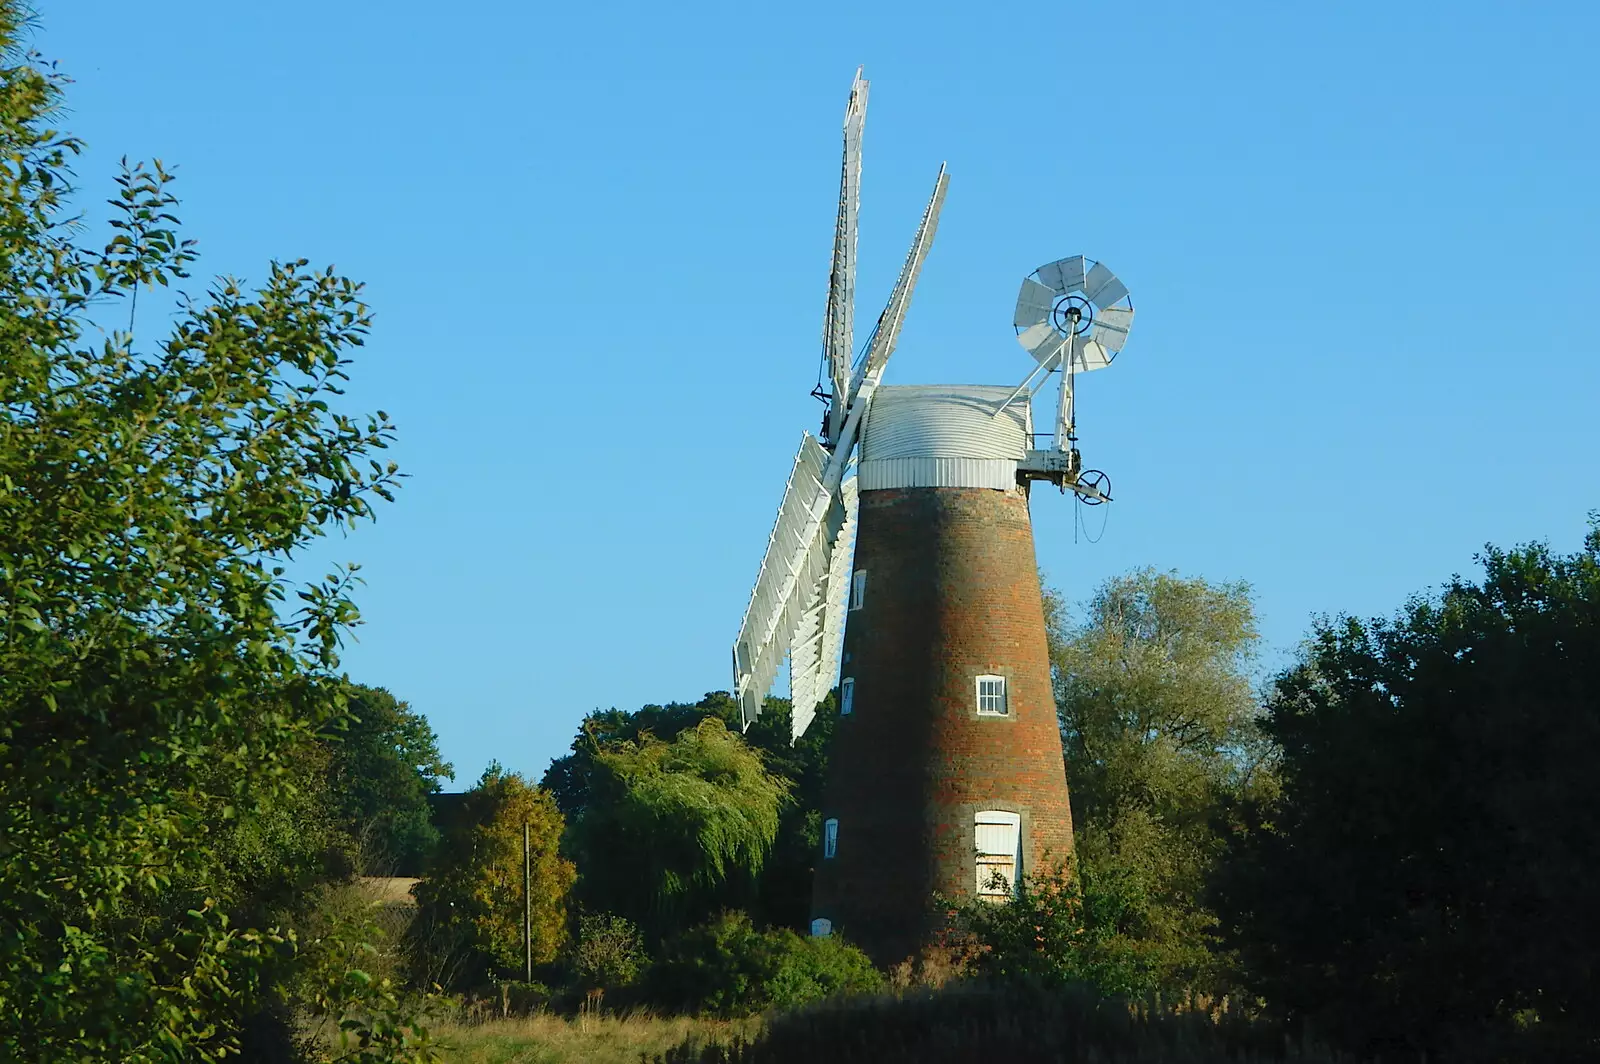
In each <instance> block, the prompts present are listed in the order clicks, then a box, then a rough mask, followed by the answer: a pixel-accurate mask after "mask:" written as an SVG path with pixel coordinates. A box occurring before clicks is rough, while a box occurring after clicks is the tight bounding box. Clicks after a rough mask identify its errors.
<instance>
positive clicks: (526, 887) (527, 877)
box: [522, 821, 533, 983]
mask: <svg viewBox="0 0 1600 1064" xmlns="http://www.w3.org/2000/svg"><path fill="white" fill-rule="evenodd" d="M528 831H529V828H528V824H527V822H526V821H524V822H523V825H522V952H523V956H524V957H525V958H526V960H527V962H528V963H527V968H528V970H527V975H526V978H527V980H528V982H530V983H531V982H533V844H532V840H531V836H530V835H529V834H528Z"/></svg>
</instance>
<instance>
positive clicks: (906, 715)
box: [733, 71, 1133, 964]
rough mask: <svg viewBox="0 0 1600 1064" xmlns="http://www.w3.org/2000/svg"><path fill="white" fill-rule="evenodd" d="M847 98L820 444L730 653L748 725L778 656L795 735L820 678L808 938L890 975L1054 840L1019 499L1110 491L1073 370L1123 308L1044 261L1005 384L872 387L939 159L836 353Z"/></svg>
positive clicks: (1040, 626)
mask: <svg viewBox="0 0 1600 1064" xmlns="http://www.w3.org/2000/svg"><path fill="white" fill-rule="evenodd" d="M866 100H867V83H866V81H864V80H863V79H862V77H861V74H860V72H859V71H858V72H857V74H856V78H855V81H854V83H853V84H852V86H851V90H850V100H849V103H848V105H847V107H846V110H845V120H844V161H843V169H842V177H841V181H840V194H839V212H838V222H837V225H836V227H835V231H834V250H833V263H832V269H831V271H830V274H829V282H828V300H827V310H826V314H825V316H824V325H823V364H824V371H825V375H826V378H827V385H826V388H823V387H820V386H819V389H818V394H819V397H821V398H823V399H824V400H825V401H826V402H827V413H826V414H825V416H824V419H823V423H822V430H821V436H820V437H816V436H812V435H811V434H810V433H805V434H803V435H802V438H801V442H800V451H799V453H798V454H797V455H796V457H795V461H794V466H793V469H792V470H791V472H790V475H789V480H788V483H787V485H786V486H785V489H784V496H783V502H782V504H781V506H780V507H779V511H778V519H777V522H776V524H775V526H774V528H773V531H772V534H771V536H770V538H769V539H768V542H767V549H766V554H765V556H764V558H763V560H762V564H761V570H760V573H759V575H758V577H757V580H756V586H755V590H754V592H753V593H752V595H751V598H750V603H749V606H748V607H747V609H746V611H745V616H744V621H743V624H742V625H741V626H740V630H739V636H738V639H737V640H736V642H735V643H734V649H733V660H734V684H735V692H736V695H737V698H738V700H739V704H740V707H741V712H742V714H743V718H744V721H745V724H746V725H747V726H748V724H749V723H750V722H751V721H753V720H754V719H755V718H756V716H757V715H758V714H759V713H760V712H761V705H762V701H763V699H764V698H765V696H766V694H767V691H768V690H769V689H770V688H771V686H772V682H773V679H774V677H775V676H776V673H777V671H778V668H779V666H780V664H781V663H782V661H783V659H784V657H785V655H786V654H787V656H788V658H789V663H790V691H791V697H792V700H793V706H794V710H793V713H794V716H793V728H794V733H795V734H796V735H799V734H800V733H802V732H803V731H805V729H806V728H807V727H808V726H809V725H810V723H811V721H812V720H813V718H814V716H815V713H816V706H817V703H818V702H819V701H820V700H821V699H822V697H823V696H824V695H825V694H826V693H827V692H828V691H829V690H831V689H832V688H833V685H834V680H835V677H837V678H838V685H839V695H840V697H839V719H838V721H837V722H836V726H835V729H834V733H833V738H832V743H831V747H830V762H829V770H828V779H827V781H826V785H825V790H824V796H823V809H822V814H823V818H824V819H823V824H822V829H823V830H822V839H821V851H820V853H819V854H818V861H817V865H816V869H815V875H814V880H813V899H812V912H813V917H814V919H813V921H812V933H813V934H817V935H826V934H830V933H832V931H833V930H834V929H835V928H837V929H839V930H841V931H842V932H844V933H845V934H847V935H848V936H849V937H850V938H851V940H852V941H854V942H856V943H857V944H858V945H860V946H862V947H863V948H864V949H865V950H866V951H867V952H868V954H869V955H871V956H872V957H873V959H874V960H875V961H877V962H879V963H881V964H893V963H896V962H898V961H900V960H903V959H905V958H907V957H910V956H914V955H916V954H917V953H918V952H919V951H920V950H921V949H923V948H924V947H926V946H927V945H928V944H929V943H930V942H931V941H932V940H933V938H934V937H935V936H936V935H937V933H938V931H939V929H940V918H939V916H938V915H937V914H936V913H935V912H934V911H933V910H932V908H931V907H930V902H931V899H933V898H934V897H935V896H944V897H959V896H962V895H967V896H977V897H983V898H989V899H991V900H995V901H1003V900H1005V899H1006V898H1007V897H1009V896H1010V895H1011V894H1012V893H1013V892H1014V891H1015V889H1016V884H1017V883H1018V881H1019V879H1020V877H1021V876H1023V875H1026V874H1028V873H1029V872H1030V871H1031V870H1035V869H1038V868H1040V867H1041V866H1043V865H1046V864H1048V863H1050V862H1052V861H1055V860H1064V859H1065V858H1066V857H1067V856H1068V854H1069V853H1070V851H1071V848H1072V818H1071V808H1070V805H1069V802H1068V794H1067V780H1066V776H1065V771H1064V766H1063V761H1062V750H1061V736H1060V732H1059V730H1058V728H1057V724H1056V712H1055V700H1054V693H1053V687H1052V682H1051V675H1050V662H1049V656H1048V652H1047V648H1046V642H1045V621H1044V610H1043V601H1042V594H1041V590H1040V586H1039V574H1038V563H1037V560H1036V557H1035V553H1034V544H1033V531H1032V524H1031V517H1030V512H1029V500H1030V490H1031V487H1032V485H1033V484H1035V483H1037V482H1040V481H1043V482H1046V483H1050V484H1054V485H1056V486H1058V487H1059V488H1060V489H1061V490H1062V491H1068V490H1070V491H1072V492H1074V493H1075V495H1076V496H1077V497H1078V498H1080V499H1082V500H1083V501H1084V502H1086V503H1089V504H1091V505H1096V504H1099V503H1103V502H1107V501H1109V500H1110V481H1109V479H1108V478H1107V477H1106V476H1105V474H1103V473H1101V472H1099V471H1097V470H1084V469H1083V468H1082V460H1081V456H1080V454H1079V451H1078V447H1077V425H1076V378H1077V375H1078V374H1081V373H1086V372H1090V371H1093V370H1097V369H1102V368H1104V367H1105V366H1108V365H1110V364H1111V362H1112V361H1113V360H1114V359H1115V358H1116V355H1117V353H1118V352H1119V351H1120V350H1121V349H1122V347H1123V345H1124V343H1125V342H1126V338H1127V334H1128V330H1129V328H1130V327H1131V324H1132V320H1133V305H1132V301H1131V299H1130V298H1129V296H1128V292H1127V289H1126V287H1125V286H1123V284H1122V282H1120V281H1119V280H1117V278H1116V277H1115V276H1114V275H1113V274H1112V273H1111V271H1110V270H1109V269H1107V268H1106V267H1105V266H1104V265H1102V264H1100V263H1097V262H1093V261H1092V260H1089V259H1086V258H1084V257H1082V256H1073V257H1069V258H1064V259H1058V260H1056V261H1054V262H1051V263H1048V264H1046V265H1044V266H1041V267H1040V268H1039V269H1038V270H1035V271H1034V272H1033V273H1032V274H1030V275H1029V276H1028V277H1027V278H1025V279H1024V281H1023V284H1022V290H1021V292H1020V293H1019V296H1018V300H1017V304H1016V307H1015V310H1014V313H1013V315H1012V324H1013V327H1014V329H1015V330H1016V334H1017V340H1018V342H1019V343H1020V344H1021V345H1022V347H1023V348H1024V349H1025V350H1026V351H1027V352H1028V353H1029V354H1030V355H1031V356H1032V357H1033V359H1034V365H1033V367H1032V368H1031V369H1030V371H1029V373H1028V375H1027V376H1026V377H1025V378H1024V379H1023V380H1022V382H1021V383H1020V384H1018V385H1015V386H1009V385H912V386H905V385H901V386H893V385H884V384H882V377H883V371H884V367H885V364H886V363H887V362H888V359H889V356H890V355H892V354H893V353H894V350H895V346H896V343H897V341H898V339H899V335H900V329H901V326H902V325H903V324H904V321H905V316H906V312H907V310H908V308H909V306H910V303H911V295H912V292H913V290H914V289H915V287H916V282H917V277H918V275H919V273H920V271H921V269H922V264H923V261H924V259H925V258H926V256H927V253H928V248H929V246H930V245H931V243H932V241H933V236H934V232H935V230H936V229H937V226H938V221H939V212H940V209H941V207H942V206H943V203H944V196H945V188H946V184H947V177H946V174H945V169H944V167H943V166H941V167H940V169H939V175H938V178H937V180H936V181H935V183H934V189H933V195H932V197H931V198H930V199H929V201H928V206H927V209H926V210H925V211H924V212H923V216H922V222H921V224H920V225H919V226H918V228H917V234H916V237H915V239H914V240H913V241H912V244H911V251H910V253H909V254H908V255H907V256H906V261H905V265H904V266H903V267H902V269H901V271H900V275H899V279H898V281H897V282H896V284H895V287H894V290H893V292H892V293H891V295H890V297H889V302H888V305H887V306H886V307H885V308H884V311H883V313H882V314H881V315H880V316H879V318H878V321H877V324H876V325H875V326H874V328H873V330H872V333H871V336H870V338H869V339H868V341H867V342H866V343H865V344H864V345H862V349H861V353H860V356H859V357H857V358H855V359H854V360H852V359H851V357H850V356H851V351H852V343H853V336H852V331H853V320H852V304H853V301H854V289H855V260H856V215H857V207H858V203H859V197H860V177H861V135H862V128H863V123H864V121H865V117H866ZM1052 374H1054V375H1056V376H1057V391H1056V400H1057V401H1056V417H1055V425H1054V429H1055V431H1054V432H1051V433H1042V434H1035V433H1034V431H1033V410H1032V401H1033V399H1034V397H1035V395H1036V394H1038V393H1039V392H1040V391H1041V390H1043V388H1044V387H1045V385H1046V383H1047V382H1048V381H1049V380H1050V379H1051V376H1052ZM852 471H853V473H854V475H853V476H849V474H850V473H851V472H852ZM841 636H842V642H841Z"/></svg>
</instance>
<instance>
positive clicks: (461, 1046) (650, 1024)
mask: <svg viewBox="0 0 1600 1064" xmlns="http://www.w3.org/2000/svg"><path fill="white" fill-rule="evenodd" d="M757 1026H758V1024H757V1023H756V1022H755V1021H751V1022H747V1023H740V1022H723V1021H717V1020H697V1019H693V1018H690V1017H686V1016H672V1017H659V1016H652V1015H650V1014H648V1013H633V1014H626V1015H621V1016H597V1015H579V1016H576V1017H571V1018H564V1017H561V1016H553V1015H550V1014H548V1013H538V1014H535V1015H532V1016H520V1017H511V1018H509V1019H493V1020H484V1021H482V1022H479V1023H467V1022H461V1021H454V1022H444V1023H439V1024H436V1025H434V1026H432V1027H431V1031H432V1033H433V1036H434V1037H435V1038H436V1039H437V1040H438V1041H439V1042H440V1043H441V1044H443V1045H444V1046H445V1047H446V1048H447V1050H448V1052H447V1055H446V1058H445V1059H446V1060H448V1061H450V1064H568V1062H573V1064H576V1062H578V1061H582V1062H584V1064H639V1061H641V1060H651V1059H654V1058H656V1057H658V1056H660V1055H661V1054H663V1053H665V1052H666V1051H667V1050H668V1049H670V1048H671V1047H673V1046H675V1045H679V1044H681V1043H684V1042H686V1041H693V1042H695V1043H696V1044H697V1045H707V1044H713V1045H714V1044H720V1043H724V1042H731V1041H733V1040H734V1039H736V1038H739V1037H746V1038H748V1037H750V1036H751V1035H753V1034H754V1033H755V1031H756V1029H757Z"/></svg>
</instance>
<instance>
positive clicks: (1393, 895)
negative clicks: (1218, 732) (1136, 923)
mask: <svg viewBox="0 0 1600 1064" xmlns="http://www.w3.org/2000/svg"><path fill="white" fill-rule="evenodd" d="M1480 561H1481V563H1482V567H1483V572H1482V577H1481V579H1480V580H1478V581H1476V582H1473V581H1469V580H1465V579H1462V578H1460V577H1456V578H1455V579H1453V580H1452V581H1451V582H1450V583H1449V584H1448V585H1446V586H1445V587H1444V589H1443V591H1442V593H1441V594H1439V595H1437V596H1435V597H1428V598H1416V599H1413V600H1412V601H1411V602H1409V603H1408V604H1407V605H1406V606H1405V607H1404V608H1403V609H1402V610H1401V611H1400V612H1399V613H1397V614H1396V615H1395V616H1394V617H1393V618H1391V619H1376V620H1371V621H1359V620H1356V619H1354V618H1349V617H1344V618H1339V619H1336V620H1332V621H1327V622H1324V623H1320V624H1318V625H1317V626H1316V628H1315V629H1314V630H1313V632H1312V634H1311V637H1310V639H1309V640H1308V641H1307V643H1306V645H1305V647H1304V650H1303V651H1302V655H1301V660H1300V661H1299V663H1298V664H1296V665H1295V666H1294V667H1292V668H1290V669H1289V670H1287V671H1286V672H1285V673H1284V674H1283V675H1282V676H1281V677H1279V679H1278V681H1277V684H1276V686H1275V688H1274V689H1273V691H1272V692H1271V695H1270V698H1269V700H1268V711H1269V717H1268V724H1267V726H1268V730H1269V731H1270V733H1271V735H1272V736H1273V737H1274V738H1275V739H1276V740H1277V741H1278V742H1279V743H1281V744H1282V749H1283V768H1282V796H1281V799H1280V800H1279V801H1277V802H1275V803H1265V804H1264V806H1263V807H1262V808H1261V809H1260V810H1259V816H1258V818H1257V819H1256V823H1255V829H1254V830H1252V831H1247V832H1241V833H1240V834H1239V835H1238V836H1237V837H1236V838H1235V840H1234V842H1233V845H1232V852H1231V857H1230V860H1229V861H1228V862H1227V863H1226V864H1225V865H1223V866H1222V867H1221V869H1220V871H1221V872H1222V873H1223V874H1222V875H1221V876H1220V877H1219V896H1220V898H1221V910H1222V912H1223V913H1224V914H1225V915H1226V918H1227V926H1228V930H1229V937H1230V939H1231V940H1232V941H1233V942H1234V943H1235V944H1236V945H1237V946H1238V948H1239V949H1240V951H1241V953H1242V955H1243V958H1244V961H1245V970H1246V973H1247V975H1248V978H1249V985H1250V986H1251V988H1252V989H1254V990H1255V991H1256V992H1257V993H1259V994H1260V995H1262V996H1263V997H1264V998H1265V999H1266V1000H1267V1002H1268V1003H1270V1005H1271V1006H1272V1007H1273V1008H1274V1009H1275V1010H1277V1011H1279V1012H1281V1013H1284V1014H1286V1015H1288V1016H1291V1017H1297V1018H1299V1019H1302V1020H1305V1021H1307V1022H1309V1023H1310V1024H1311V1025H1312V1027H1313V1029H1314V1030H1316V1031H1318V1032H1320V1034H1321V1037H1323V1038H1325V1039H1328V1040H1337V1041H1338V1042H1341V1043H1342V1044H1344V1045H1345V1046H1346V1047H1349V1048H1353V1049H1357V1050H1372V1049H1378V1050H1380V1051H1382V1053H1383V1056H1384V1059H1386V1060H1387V1059H1405V1058H1407V1057H1412V1058H1416V1057H1420V1056H1421V1055H1422V1054H1424V1053H1425V1054H1427V1056H1428V1058H1429V1059H1436V1060H1443V1059H1450V1060H1476V1059H1497V1060H1511V1059H1538V1060H1554V1059H1593V1058H1594V1057H1595V1055H1596V1053H1597V1052H1600V1019H1597V1017H1600V981H1597V980H1596V975H1595V967H1594V959H1595V958H1596V957H1600V915H1597V912H1596V908H1595V905H1594V884H1595V880H1596V877H1597V876H1600V827H1597V825H1596V821H1595V817H1594V810H1595V809H1596V808H1600V774H1597V773H1596V772H1595V771H1594V752H1595V751H1596V750H1597V749H1600V517H1596V518H1595V524H1594V526H1593V528H1592V529H1591V531H1590V533H1589V536H1588V538H1587V540H1586V542H1585V545H1584V547H1583V548H1582V549H1581V550H1579V551H1577V552H1576V553H1573V554H1570V555H1560V554H1555V553H1552V552H1551V551H1550V550H1549V549H1548V548H1547V547H1544V546H1527V547H1521V548H1518V549H1515V550H1500V549H1496V548H1493V547H1490V548H1487V549H1486V550H1485V552H1484V553H1483V554H1482V555H1481V556H1480Z"/></svg>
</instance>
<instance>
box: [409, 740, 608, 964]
mask: <svg viewBox="0 0 1600 1064" xmlns="http://www.w3.org/2000/svg"><path fill="white" fill-rule="evenodd" d="M445 810H446V811H445V812H444V814H443V816H442V817H441V819H442V820H443V821H444V832H443V838H442V839H441V840H440V847H439V853H438V855H437V857H436V858H435V860H434V861H433V864H432V867H431V870H430V873H429V876H428V878H427V879H425V880H424V881H423V882H422V883H420V884H418V886H417V889H416V896H417V906H418V911H417V916H416V918H415V919H414V920H413V921H412V925H411V934H410V938H411V942H410V946H411V949H410V953H411V957H412V963H413V967H414V968H415V969H416V974H417V976H418V978H419V979H421V980H423V981H425V982H427V983H438V984H440V985H443V986H447V987H451V988H457V989H465V988H473V987H478V986H482V985H484V984H485V983H486V982H487V981H488V980H489V979H490V978H491V977H505V976H508V975H517V974H518V973H521V972H522V971H523V966H524V963H525V951H524V946H523V936H522V921H523V832H524V829H525V828H526V830H527V835H528V840H529V842H530V843H531V845H530V847H529V850H530V854H531V870H532V876H531V883H530V886H531V891H530V893H529V895H528V897H529V898H530V899H531V908H532V931H533V962H534V963H535V964H540V965H542V964H546V963H548V962H550V961H552V960H554V959H555V957H556V955H557V954H558V953H559V952H560V950H561V947H562V946H563V945H564V944H565V942H566V939H567V894H568V892H569V891H570V890H571V889H572V884H573V881H574V880H575V879H576V878H577V871H576V870H575V869H574V867H573V865H572V862H571V861H568V860H566V859H565V858H563V857H562V856H561V853H560V845H561V833H562V830H563V829H564V827H565V824H566V821H565V818H564V817H562V815H561V810H560V809H558V808H557V807H556V803H555V800H554V799H553V798H552V797H551V796H550V795H549V794H548V793H547V792H545V791H544V790H542V789H540V788H538V787H535V786H533V785H531V784H530V783H529V782H528V781H527V780H525V779H523V777H521V776H519V775H517V774H516V773H511V772H506V771H505V770H504V769H503V768H501V767H500V766H499V765H498V764H495V765H490V766H489V768H488V769H486V770H485V771H484V774H483V777H482V778H481V779H480V780H479V781H478V784H477V786H475V787H473V788H472V789H471V790H470V791H467V792H466V793H465V794H463V795H460V796H459V798H458V800H456V801H454V802H451V803H449V804H448V805H447V806H446V807H445Z"/></svg>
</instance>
